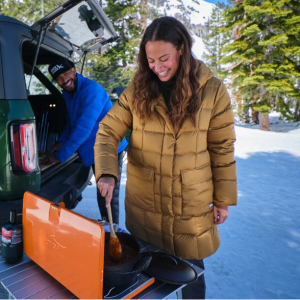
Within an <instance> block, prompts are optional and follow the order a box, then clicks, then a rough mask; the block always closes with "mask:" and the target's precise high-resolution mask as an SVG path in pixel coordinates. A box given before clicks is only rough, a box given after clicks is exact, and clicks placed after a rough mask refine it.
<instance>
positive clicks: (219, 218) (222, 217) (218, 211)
mask: <svg viewBox="0 0 300 300" xmlns="http://www.w3.org/2000/svg"><path fill="white" fill-rule="evenodd" d="M228 215H229V211H228V206H214V218H215V221H214V224H215V225H219V224H222V223H224V222H225V221H226V219H227V217H228Z"/></svg>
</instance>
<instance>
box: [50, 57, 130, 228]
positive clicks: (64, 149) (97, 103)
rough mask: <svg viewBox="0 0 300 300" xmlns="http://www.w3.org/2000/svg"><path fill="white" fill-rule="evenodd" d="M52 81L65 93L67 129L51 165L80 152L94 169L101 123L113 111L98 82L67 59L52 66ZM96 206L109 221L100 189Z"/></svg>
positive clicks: (116, 208)
mask: <svg viewBox="0 0 300 300" xmlns="http://www.w3.org/2000/svg"><path fill="white" fill-rule="evenodd" d="M48 70H49V73H50V74H51V76H52V78H53V80H54V81H55V82H56V83H57V84H58V85H59V86H60V87H61V88H62V89H63V91H62V93H63V96H64V98H65V101H66V105H67V109H68V115H67V125H66V127H65V129H64V131H63V132H62V134H61V135H60V137H59V138H58V141H57V143H56V144H55V145H54V146H53V148H52V150H51V153H50V155H49V156H48V157H47V161H48V162H49V163H54V162H65V161H66V160H68V159H69V158H70V157H71V156H72V155H73V153H74V152H76V151H78V153H79V155H80V156H81V158H82V160H83V162H84V164H85V165H86V166H92V168H93V171H94V173H95V166H94V144H95V139H96V133H97V131H98V128H99V122H100V121H101V120H102V119H103V118H104V117H105V115H106V114H107V112H108V111H109V110H110V108H111V107H112V103H111V101H110V99H109V97H108V95H107V93H106V92H105V90H104V89H103V88H102V87H101V86H100V85H99V84H98V83H97V82H95V81H93V80H90V79H88V78H86V77H84V76H82V75H80V74H78V73H76V70H75V66H74V64H73V63H72V62H70V61H69V60H66V59H64V58H59V59H57V60H56V61H55V62H54V63H52V64H51V65H50V66H49V69H48ZM126 146H127V142H126V140H125V139H124V140H123V141H122V142H121V143H120V145H119V149H118V161H119V176H120V178H121V173H122V163H123V156H124V151H123V150H124V149H125V148H126ZM119 186H120V180H119V182H116V187H115V189H114V194H113V199H112V202H111V208H112V216H113V222H114V223H116V224H119ZM97 202H98V206H99V209H100V213H101V216H102V219H103V218H105V219H106V220H108V217H107V209H106V207H105V198H103V197H102V196H101V194H100V192H99V191H98V189H97Z"/></svg>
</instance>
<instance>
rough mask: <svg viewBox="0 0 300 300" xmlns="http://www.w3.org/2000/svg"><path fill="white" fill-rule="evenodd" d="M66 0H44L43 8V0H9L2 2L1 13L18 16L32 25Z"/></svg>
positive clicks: (0, 4) (17, 17) (0, 3)
mask: <svg viewBox="0 0 300 300" xmlns="http://www.w3.org/2000/svg"><path fill="white" fill-rule="evenodd" d="M64 2H66V1H65V0H44V1H43V9H42V2H41V0H24V1H20V0H8V1H5V0H4V1H1V2H0V13H1V14H3V15H6V16H9V17H13V18H16V19H18V20H20V21H22V22H24V23H26V24H28V25H32V24H33V23H35V22H36V21H38V20H39V19H41V18H42V10H43V11H44V15H47V14H48V13H50V12H51V11H53V10H54V9H55V8H56V7H58V6H60V5H61V4H63V3H64Z"/></svg>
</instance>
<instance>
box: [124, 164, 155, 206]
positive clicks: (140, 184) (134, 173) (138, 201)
mask: <svg viewBox="0 0 300 300" xmlns="http://www.w3.org/2000/svg"><path fill="white" fill-rule="evenodd" d="M126 194H127V196H128V197H129V202H130V204H131V205H134V206H137V207H139V208H141V209H143V210H147V211H153V210H154V170H153V169H148V168H144V167H142V166H138V165H134V164H132V163H129V162H128V164H127V183H126Z"/></svg>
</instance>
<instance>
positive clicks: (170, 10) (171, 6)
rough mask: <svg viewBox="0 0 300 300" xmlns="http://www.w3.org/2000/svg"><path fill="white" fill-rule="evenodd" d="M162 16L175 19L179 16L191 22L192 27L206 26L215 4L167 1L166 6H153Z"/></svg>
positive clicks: (192, 0) (189, 0)
mask: <svg viewBox="0 0 300 300" xmlns="http://www.w3.org/2000/svg"><path fill="white" fill-rule="evenodd" d="M148 5H149V6H150V7H153V8H156V10H157V12H158V13H159V14H161V15H167V16H172V17H175V16H176V15H177V14H182V16H183V17H184V18H186V19H188V20H189V22H190V24H191V25H199V24H202V25H204V24H205V23H206V22H207V21H208V19H209V17H210V15H211V13H212V10H213V8H214V7H215V4H212V3H208V2H206V1H204V0H167V1H166V2H165V3H164V5H161V6H159V5H157V6H156V5H152V4H148Z"/></svg>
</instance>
